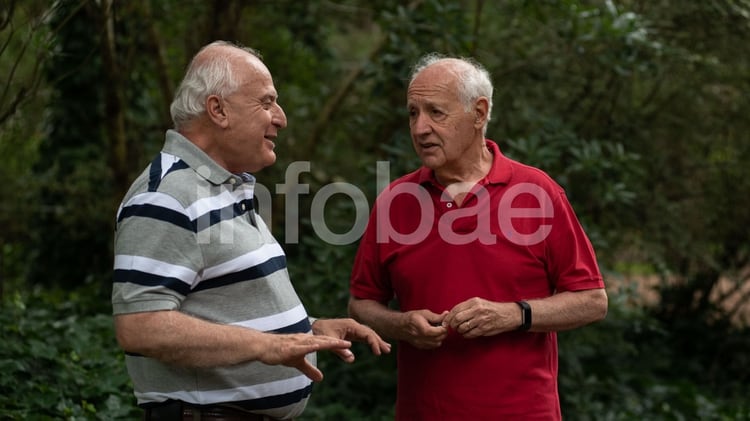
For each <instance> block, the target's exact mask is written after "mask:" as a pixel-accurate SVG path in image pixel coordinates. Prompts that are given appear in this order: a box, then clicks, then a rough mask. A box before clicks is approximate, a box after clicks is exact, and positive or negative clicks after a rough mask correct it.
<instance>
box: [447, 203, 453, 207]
mask: <svg viewBox="0 0 750 421" xmlns="http://www.w3.org/2000/svg"><path fill="white" fill-rule="evenodd" d="M445 206H447V207H449V208H452V207H453V203H451V202H448V203H446V204H445Z"/></svg>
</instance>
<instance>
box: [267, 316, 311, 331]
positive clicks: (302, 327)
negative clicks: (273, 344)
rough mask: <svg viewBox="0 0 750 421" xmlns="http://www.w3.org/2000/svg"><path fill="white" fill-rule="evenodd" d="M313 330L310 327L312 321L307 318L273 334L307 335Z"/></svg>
mask: <svg viewBox="0 0 750 421" xmlns="http://www.w3.org/2000/svg"><path fill="white" fill-rule="evenodd" d="M310 329H312V326H311V325H310V319H308V318H307V317H305V318H304V319H302V320H300V321H298V322H297V323H295V324H292V325H289V326H284V327H282V328H280V329H275V330H272V332H273V333H307V332H309V331H310Z"/></svg>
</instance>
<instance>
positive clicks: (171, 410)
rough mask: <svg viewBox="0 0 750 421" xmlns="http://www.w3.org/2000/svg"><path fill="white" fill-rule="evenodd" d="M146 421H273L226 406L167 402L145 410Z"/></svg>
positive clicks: (269, 418)
mask: <svg viewBox="0 0 750 421" xmlns="http://www.w3.org/2000/svg"><path fill="white" fill-rule="evenodd" d="M144 415H145V416H144V419H145V420H146V421H273V420H276V418H272V417H269V416H266V415H261V414H254V413H252V412H245V411H242V410H239V409H234V408H230V407H226V406H218V405H212V406H193V405H190V404H187V403H184V402H174V401H172V402H169V403H166V404H164V405H160V406H156V407H153V408H148V409H146V412H145V414H144Z"/></svg>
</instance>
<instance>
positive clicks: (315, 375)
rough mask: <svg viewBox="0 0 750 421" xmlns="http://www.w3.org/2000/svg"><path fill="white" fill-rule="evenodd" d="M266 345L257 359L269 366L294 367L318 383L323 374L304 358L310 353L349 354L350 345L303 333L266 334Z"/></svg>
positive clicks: (329, 337)
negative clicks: (328, 351) (323, 351)
mask: <svg viewBox="0 0 750 421" xmlns="http://www.w3.org/2000/svg"><path fill="white" fill-rule="evenodd" d="M265 338H266V341H265V342H266V343H265V344H264V347H263V350H264V351H263V352H262V354H261V356H260V358H259V360H260V361H262V362H264V363H266V364H269V365H279V364H280V365H285V366H288V367H294V368H296V369H298V370H299V371H301V372H302V373H303V374H304V375H306V376H307V377H309V378H310V379H312V380H313V381H316V382H319V381H321V380H323V373H322V372H321V371H320V370H318V368H317V367H315V366H314V365H313V364H311V363H310V361H308V360H307V358H305V356H306V355H307V354H309V353H311V352H317V351H322V350H331V351H333V352H336V353H347V352H348V353H349V354H351V351H349V348H350V347H351V346H352V343H351V342H349V341H346V340H343V339H340V338H335V337H331V336H314V335H309V334H305V333H295V334H289V335H277V334H266V335H265Z"/></svg>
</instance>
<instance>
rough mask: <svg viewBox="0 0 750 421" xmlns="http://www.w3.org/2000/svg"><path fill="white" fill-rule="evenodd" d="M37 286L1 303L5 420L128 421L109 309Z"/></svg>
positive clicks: (131, 409) (126, 387) (128, 401)
mask: <svg viewBox="0 0 750 421" xmlns="http://www.w3.org/2000/svg"><path fill="white" fill-rule="evenodd" d="M88 300H90V298H82V297H81V296H80V295H76V294H67V293H66V294H61V295H60V296H55V295H53V294H50V293H49V292H42V291H39V292H37V293H34V294H31V295H30V296H28V297H23V296H21V295H20V294H15V295H14V296H13V297H11V299H9V300H6V301H5V302H3V303H1V304H0V310H1V311H0V335H1V336H2V337H3V341H2V342H0V408H2V411H1V412H2V417H3V419H11V420H27V419H33V420H58V419H65V420H93V419H100V420H115V419H121V420H132V419H137V418H138V417H139V416H140V415H139V414H140V410H138V409H137V408H136V407H135V398H134V397H133V392H132V386H131V384H130V380H129V378H128V376H127V373H126V372H125V362H124V355H123V354H122V352H121V351H119V348H117V345H116V343H115V340H114V331H113V327H112V318H111V316H110V315H109V314H101V313H100V314H89V313H87V312H86V311H81V310H82V309H81V307H82V306H83V307H86V306H88V304H87V301H88Z"/></svg>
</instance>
